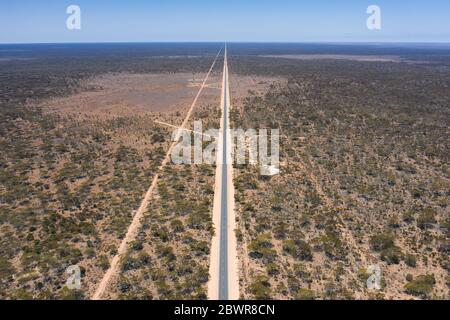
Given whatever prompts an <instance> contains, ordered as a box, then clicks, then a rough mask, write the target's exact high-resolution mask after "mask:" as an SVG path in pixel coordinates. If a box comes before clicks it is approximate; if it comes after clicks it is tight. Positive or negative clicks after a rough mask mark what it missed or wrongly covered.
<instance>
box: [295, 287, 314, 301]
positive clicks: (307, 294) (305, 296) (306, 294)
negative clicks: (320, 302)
mask: <svg viewBox="0 0 450 320" xmlns="http://www.w3.org/2000/svg"><path fill="white" fill-rule="evenodd" d="M295 299H296V300H315V299H316V294H315V292H314V291H312V290H310V289H304V288H301V289H299V290H298V292H297V295H296V297H295Z"/></svg>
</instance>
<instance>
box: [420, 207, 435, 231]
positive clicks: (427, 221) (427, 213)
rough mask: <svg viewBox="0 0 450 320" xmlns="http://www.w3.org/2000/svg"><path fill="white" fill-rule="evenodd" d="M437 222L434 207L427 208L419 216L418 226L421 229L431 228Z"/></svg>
mask: <svg viewBox="0 0 450 320" xmlns="http://www.w3.org/2000/svg"><path fill="white" fill-rule="evenodd" d="M435 223H436V212H435V211H434V210H433V208H426V209H425V210H424V211H423V212H422V213H421V215H420V216H419V218H417V226H418V227H419V228H420V229H430V228H432V227H433V225H434V224H435Z"/></svg>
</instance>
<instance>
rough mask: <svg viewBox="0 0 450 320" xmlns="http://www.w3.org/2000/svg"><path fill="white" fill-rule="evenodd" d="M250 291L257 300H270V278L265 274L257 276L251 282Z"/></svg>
mask: <svg viewBox="0 0 450 320" xmlns="http://www.w3.org/2000/svg"><path fill="white" fill-rule="evenodd" d="M250 293H251V294H253V296H254V297H255V299H257V300H268V299H270V298H271V294H272V290H271V289H270V283H269V278H267V277H265V276H257V277H256V279H255V280H254V281H253V283H252V284H250Z"/></svg>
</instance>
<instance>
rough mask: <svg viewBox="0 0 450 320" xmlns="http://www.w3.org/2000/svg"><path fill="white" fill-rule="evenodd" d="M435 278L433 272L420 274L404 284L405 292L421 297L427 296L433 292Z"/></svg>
mask: <svg viewBox="0 0 450 320" xmlns="http://www.w3.org/2000/svg"><path fill="white" fill-rule="evenodd" d="M435 284H436V279H435V278H434V275H433V274H426V275H420V276H418V277H417V278H416V279H413V280H412V281H411V282H409V283H408V284H406V285H405V292H406V293H408V294H410V295H413V296H418V297H421V298H428V297H429V296H430V295H431V293H432V292H433V288H434V285H435Z"/></svg>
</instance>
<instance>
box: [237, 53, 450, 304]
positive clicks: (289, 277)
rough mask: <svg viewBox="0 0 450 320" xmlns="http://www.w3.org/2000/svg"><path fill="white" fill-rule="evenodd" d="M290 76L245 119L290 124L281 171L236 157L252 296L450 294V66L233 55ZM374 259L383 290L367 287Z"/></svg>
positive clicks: (255, 67)
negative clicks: (262, 171)
mask: <svg viewBox="0 0 450 320" xmlns="http://www.w3.org/2000/svg"><path fill="white" fill-rule="evenodd" d="M230 64H231V65H234V70H235V71H236V72H237V73H242V74H258V75H273V76H274V75H277V76H283V77H286V78H287V79H288V83H287V84H286V85H276V86H273V87H272V88H271V90H270V91H269V92H268V93H267V94H263V95H251V96H249V97H248V98H247V99H245V100H244V101H243V102H242V106H241V107H240V108H238V109H235V110H234V112H233V126H234V127H241V128H244V129H246V128H255V126H256V128H255V129H258V127H261V128H274V129H276V128H279V129H280V130H281V136H282V138H281V174H280V175H276V176H273V177H270V178H268V177H262V176H260V175H259V168H257V167H252V166H238V167H237V168H236V171H235V172H236V177H235V181H234V183H235V186H236V202H237V207H238V213H237V217H238V225H239V228H238V230H237V231H236V232H237V235H238V240H239V252H240V258H241V261H240V262H241V286H242V288H241V290H242V293H241V294H242V297H243V298H250V299H255V298H256V299H267V298H276V299H434V298H435V299H448V298H449V283H450V278H449V272H450V269H449V267H450V261H449V255H448V254H449V227H450V225H449V223H450V216H449V207H448V206H449V190H450V176H449V167H448V164H449V154H450V153H449V141H450V140H449V138H450V137H449V131H448V129H449V125H450V122H449V119H450V96H449V92H450V91H449V90H450V70H449V69H448V68H446V67H445V66H439V65H433V66H430V65H425V66H423V65H409V64H404V63H379V62H367V63H366V62H347V61H333V60H326V61H295V62H293V60H289V59H268V58H266V59H263V58H241V59H238V58H235V59H232V61H231V63H230ZM371 266H378V267H380V269H381V273H382V274H381V283H380V284H381V290H379V291H377V290H368V289H367V285H366V282H367V279H368V278H369V277H370V276H371V275H372V273H371V272H370V270H369V269H370V267H371Z"/></svg>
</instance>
